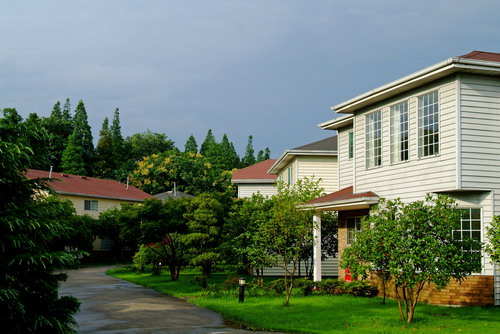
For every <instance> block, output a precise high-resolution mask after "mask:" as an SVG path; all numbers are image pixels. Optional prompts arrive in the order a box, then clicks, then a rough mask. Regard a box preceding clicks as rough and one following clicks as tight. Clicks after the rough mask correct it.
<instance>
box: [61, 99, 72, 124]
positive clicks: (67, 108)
mask: <svg viewBox="0 0 500 334" xmlns="http://www.w3.org/2000/svg"><path fill="white" fill-rule="evenodd" d="M62 118H63V119H65V120H66V121H68V122H71V103H70V101H69V97H68V98H67V99H66V102H65V103H64V107H63V110H62Z"/></svg>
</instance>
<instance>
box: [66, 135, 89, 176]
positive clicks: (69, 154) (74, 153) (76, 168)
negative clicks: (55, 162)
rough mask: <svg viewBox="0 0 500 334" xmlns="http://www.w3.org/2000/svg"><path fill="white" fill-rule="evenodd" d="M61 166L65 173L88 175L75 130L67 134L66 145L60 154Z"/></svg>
mask: <svg viewBox="0 0 500 334" xmlns="http://www.w3.org/2000/svg"><path fill="white" fill-rule="evenodd" d="M61 168H62V170H63V172H65V173H69V174H75V175H88V174H87V170H86V169H85V161H84V158H83V147H82V145H81V140H79V139H78V135H77V134H76V132H73V133H72V134H71V135H70V136H69V139H68V145H67V146H66V148H65V149H64V152H63V154H62V162H61Z"/></svg>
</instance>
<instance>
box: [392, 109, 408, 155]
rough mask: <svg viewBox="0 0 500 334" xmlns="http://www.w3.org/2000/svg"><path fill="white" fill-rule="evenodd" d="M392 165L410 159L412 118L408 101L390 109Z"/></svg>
mask: <svg viewBox="0 0 500 334" xmlns="http://www.w3.org/2000/svg"><path fill="white" fill-rule="evenodd" d="M390 149H391V153H390V154H391V164H394V163H398V162H404V161H408V160H409V159H410V116H409V111H408V101H403V102H401V103H398V104H395V105H392V106H391V107H390Z"/></svg>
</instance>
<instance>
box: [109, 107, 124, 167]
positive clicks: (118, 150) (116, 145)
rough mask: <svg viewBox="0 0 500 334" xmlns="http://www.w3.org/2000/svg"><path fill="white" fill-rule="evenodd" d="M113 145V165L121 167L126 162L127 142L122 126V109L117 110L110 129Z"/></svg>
mask: <svg viewBox="0 0 500 334" xmlns="http://www.w3.org/2000/svg"><path fill="white" fill-rule="evenodd" d="M109 130H110V135H111V143H112V147H113V156H112V159H113V164H114V166H116V167H117V166H120V165H121V164H122V163H124V162H125V160H126V158H125V152H124V151H125V140H124V139H123V136H122V127H121V125H120V109H118V108H116V109H115V113H114V115H113V123H111V127H110V129H109Z"/></svg>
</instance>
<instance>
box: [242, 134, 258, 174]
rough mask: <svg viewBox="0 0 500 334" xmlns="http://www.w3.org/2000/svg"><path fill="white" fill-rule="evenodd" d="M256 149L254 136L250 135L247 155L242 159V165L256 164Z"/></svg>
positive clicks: (246, 150)
mask: <svg viewBox="0 0 500 334" xmlns="http://www.w3.org/2000/svg"><path fill="white" fill-rule="evenodd" d="M255 162H256V160H255V150H254V149H253V136H248V143H247V146H246V148H245V155H244V156H243V158H242V159H241V167H242V168H243V167H248V166H251V165H253V164H255Z"/></svg>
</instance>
